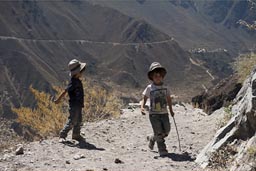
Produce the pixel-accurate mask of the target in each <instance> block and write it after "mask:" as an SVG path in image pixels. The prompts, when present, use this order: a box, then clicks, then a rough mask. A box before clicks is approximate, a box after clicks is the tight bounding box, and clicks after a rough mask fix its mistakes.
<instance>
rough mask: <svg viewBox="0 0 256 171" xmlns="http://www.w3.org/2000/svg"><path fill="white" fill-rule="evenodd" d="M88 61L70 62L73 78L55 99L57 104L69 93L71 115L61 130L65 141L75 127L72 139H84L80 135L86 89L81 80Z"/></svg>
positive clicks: (61, 138) (61, 140)
mask: <svg viewBox="0 0 256 171" xmlns="http://www.w3.org/2000/svg"><path fill="white" fill-rule="evenodd" d="M85 66H86V63H81V62H80V61H78V60H76V59H73V60H71V61H70V62H69V64H68V67H69V70H70V76H71V80H70V82H69V84H68V86H67V88H66V89H65V90H64V91H63V92H62V93H61V95H60V96H59V97H58V98H57V99H56V100H54V102H55V103H56V104H58V103H60V101H61V99H62V98H63V97H64V96H65V95H66V93H68V96H69V117H68V121H67V123H66V125H65V126H64V128H63V129H62V130H61V132H60V142H63V141H65V139H66V137H67V134H68V132H69V131H70V130H71V129H72V128H73V133H72V139H74V140H77V141H84V140H85V139H84V137H82V136H81V135H80V129H81V122H82V108H83V107H84V90H83V84H82V82H81V80H80V77H81V76H82V73H83V71H84V69H85Z"/></svg>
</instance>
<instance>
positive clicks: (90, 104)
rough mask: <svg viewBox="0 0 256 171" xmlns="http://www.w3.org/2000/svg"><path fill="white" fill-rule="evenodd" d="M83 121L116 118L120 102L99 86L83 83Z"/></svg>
mask: <svg viewBox="0 0 256 171" xmlns="http://www.w3.org/2000/svg"><path fill="white" fill-rule="evenodd" d="M84 90H85V92H84V93H85V104H84V112H85V115H84V117H83V118H84V121H97V120H101V119H106V118H108V117H118V116H119V114H120V109H121V105H122V103H121V101H120V99H119V98H118V96H117V95H116V93H115V92H108V91H107V90H105V89H104V88H103V87H101V86H100V85H97V84H94V83H92V82H89V81H87V82H84Z"/></svg>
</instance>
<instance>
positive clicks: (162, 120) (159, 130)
mask: <svg viewBox="0 0 256 171" xmlns="http://www.w3.org/2000/svg"><path fill="white" fill-rule="evenodd" d="M149 119H150V122H151V125H152V128H153V132H154V136H152V138H151V139H152V140H153V141H156V142H157V147H158V151H159V152H162V151H166V145H165V140H164V138H165V137H167V136H168V135H169V132H170V130H171V125H170V121H169V115H168V114H150V115H149Z"/></svg>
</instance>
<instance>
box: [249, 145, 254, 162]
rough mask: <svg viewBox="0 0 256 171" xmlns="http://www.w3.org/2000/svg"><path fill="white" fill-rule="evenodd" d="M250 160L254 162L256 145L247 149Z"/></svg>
mask: <svg viewBox="0 0 256 171" xmlns="http://www.w3.org/2000/svg"><path fill="white" fill-rule="evenodd" d="M247 152H248V155H249V157H250V158H252V159H254V160H256V145H253V146H251V147H249V148H248V149H247Z"/></svg>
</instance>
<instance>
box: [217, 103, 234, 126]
mask: <svg viewBox="0 0 256 171" xmlns="http://www.w3.org/2000/svg"><path fill="white" fill-rule="evenodd" d="M224 112H225V113H224V116H223V117H222V118H220V119H219V120H218V121H217V128H222V127H223V126H225V125H227V123H228V122H229V120H230V119H231V118H232V117H233V114H232V105H229V106H228V107H225V108H224Z"/></svg>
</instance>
